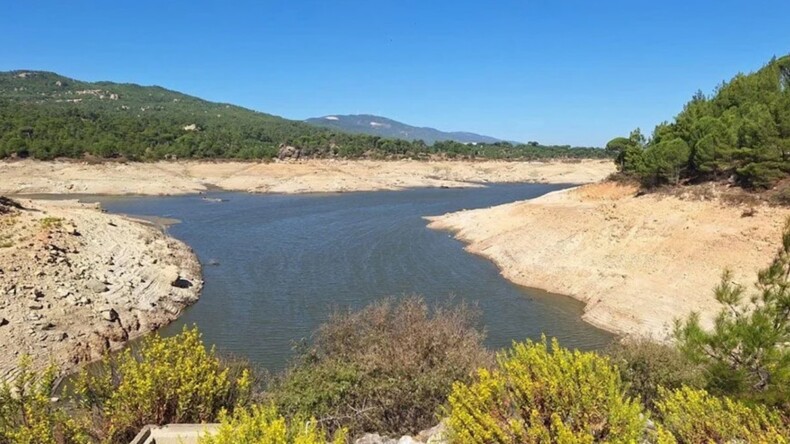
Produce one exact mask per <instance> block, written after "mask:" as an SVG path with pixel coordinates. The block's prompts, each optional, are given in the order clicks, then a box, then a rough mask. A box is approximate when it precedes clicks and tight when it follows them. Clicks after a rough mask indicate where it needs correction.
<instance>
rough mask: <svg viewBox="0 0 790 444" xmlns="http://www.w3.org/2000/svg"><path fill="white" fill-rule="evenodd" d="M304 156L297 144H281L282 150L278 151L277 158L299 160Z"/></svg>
mask: <svg viewBox="0 0 790 444" xmlns="http://www.w3.org/2000/svg"><path fill="white" fill-rule="evenodd" d="M301 156H302V150H301V149H300V148H297V147H295V146H291V145H286V144H284V143H281V144H280V150H279V151H278V152H277V158H278V159H280V160H285V159H293V160H298V159H299V158H300V157H301Z"/></svg>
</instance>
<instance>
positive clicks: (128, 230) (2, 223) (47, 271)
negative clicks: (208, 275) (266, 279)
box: [0, 199, 202, 380]
mask: <svg viewBox="0 0 790 444" xmlns="http://www.w3.org/2000/svg"><path fill="white" fill-rule="evenodd" d="M16 203H18V204H19V205H20V206H21V208H18V207H16V206H15V205H14V204H13V202H5V203H3V202H0V357H1V359H0V380H4V379H7V378H9V377H11V376H13V375H14V374H15V372H17V371H18V364H19V360H20V359H21V357H22V356H23V355H29V356H30V358H31V360H32V368H33V369H34V370H39V369H41V368H43V367H45V366H47V365H48V364H50V363H54V364H58V365H59V366H61V368H62V369H64V370H68V369H70V368H73V367H75V366H76V365H78V364H80V363H83V362H86V361H90V360H94V359H97V358H99V357H101V355H102V354H103V353H104V352H105V351H107V350H108V349H115V348H119V347H121V346H123V345H124V344H125V343H126V342H127V341H129V340H131V339H133V338H135V337H137V336H140V335H143V334H145V333H147V332H150V331H152V330H155V329H157V328H158V327H160V326H162V325H164V324H166V323H168V322H170V321H172V320H174V319H175V318H176V317H178V315H179V314H180V313H181V311H182V309H183V308H184V307H186V306H187V305H189V304H192V303H194V302H195V301H196V300H197V299H198V294H199V291H200V288H201V286H202V280H201V274H200V265H199V263H198V260H197V257H196V256H195V255H194V254H193V253H192V251H191V250H190V248H189V247H187V246H186V245H185V244H183V243H182V242H180V241H177V240H175V239H173V238H170V237H168V236H166V235H165V234H164V233H163V232H162V231H160V230H159V229H157V228H155V227H154V226H152V225H149V224H145V223H143V222H142V221H137V220H133V219H130V218H126V217H123V216H117V215H110V214H105V213H103V212H101V211H100V210H99V209H98V208H97V207H96V206H94V205H85V204H80V203H77V202H76V201H34V200H27V199H17V200H16Z"/></svg>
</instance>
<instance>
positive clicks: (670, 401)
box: [656, 387, 790, 444]
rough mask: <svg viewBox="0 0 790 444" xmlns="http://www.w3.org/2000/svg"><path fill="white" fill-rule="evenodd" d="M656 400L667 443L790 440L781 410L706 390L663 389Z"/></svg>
mask: <svg viewBox="0 0 790 444" xmlns="http://www.w3.org/2000/svg"><path fill="white" fill-rule="evenodd" d="M661 395H662V397H661V399H660V400H659V401H658V403H657V404H656V408H657V411H658V419H659V421H660V424H661V426H660V429H659V442H664V443H702V442H713V443H725V442H744V443H765V444H768V443H775V444H780V443H787V442H788V439H789V438H788V437H790V427H788V424H787V423H785V422H784V421H783V420H782V418H781V416H780V414H779V413H778V412H776V411H772V410H769V409H767V408H765V407H763V406H751V407H750V406H748V405H746V404H744V403H742V402H738V401H733V400H732V399H729V398H726V397H725V398H717V397H715V396H712V395H710V394H708V393H707V392H706V391H705V390H695V389H692V388H688V387H683V388H681V389H678V390H674V391H667V390H664V389H661Z"/></svg>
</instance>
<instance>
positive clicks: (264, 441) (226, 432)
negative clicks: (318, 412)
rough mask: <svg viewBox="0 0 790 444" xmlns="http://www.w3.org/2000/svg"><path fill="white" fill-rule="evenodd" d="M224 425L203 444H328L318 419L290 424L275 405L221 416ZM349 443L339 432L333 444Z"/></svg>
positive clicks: (204, 439)
mask: <svg viewBox="0 0 790 444" xmlns="http://www.w3.org/2000/svg"><path fill="white" fill-rule="evenodd" d="M220 422H221V425H220V427H219V430H218V431H217V433H216V434H214V435H207V436H204V437H201V438H200V439H199V440H198V442H199V443H200V444H236V443H256V444H292V443H293V444H324V443H326V439H325V436H326V435H325V433H324V432H323V430H321V429H320V428H319V427H318V425H317V423H316V421H315V420H310V421H302V420H294V421H291V423H290V424H289V423H288V422H286V420H285V418H283V417H282V416H281V415H280V414H279V413H278V412H277V409H276V408H275V407H274V406H271V405H270V406H253V407H252V408H250V409H249V410H248V409H245V408H239V409H236V411H235V412H234V413H233V415H228V414H227V413H225V412H222V413H221V414H220ZM345 442H346V433H345V431H344V430H339V431H338V432H337V433H335V436H334V438H333V440H332V443H333V444H342V443H345Z"/></svg>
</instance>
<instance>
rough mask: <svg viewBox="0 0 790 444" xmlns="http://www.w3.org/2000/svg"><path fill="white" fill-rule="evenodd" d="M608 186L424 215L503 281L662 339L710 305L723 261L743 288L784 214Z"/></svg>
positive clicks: (622, 329)
mask: <svg viewBox="0 0 790 444" xmlns="http://www.w3.org/2000/svg"><path fill="white" fill-rule="evenodd" d="M635 191H636V190H635V189H633V188H630V187H622V186H618V185H614V184H610V183H602V184H594V185H586V186H583V187H580V188H576V189H571V190H563V191H559V192H555V193H551V194H549V195H546V196H543V197H540V198H537V199H534V200H531V201H523V202H516V203H512V204H506V205H501V206H497V207H493V208H487V209H480V210H472V211H462V212H458V213H452V214H447V215H444V216H440V217H433V218H430V219H431V220H432V222H431V224H430V227H432V228H436V229H446V230H452V231H455V232H456V233H457V236H458V237H459V238H460V239H462V240H464V241H466V242H468V243H469V245H468V246H467V249H468V250H469V251H471V252H473V253H477V254H480V255H482V256H485V257H487V258H489V259H491V260H492V261H494V262H495V263H496V264H497V265H498V266H499V267H500V269H501V270H502V274H503V275H504V276H505V277H506V278H507V279H509V280H511V281H513V282H516V283H518V284H521V285H525V286H530V287H538V288H542V289H546V290H548V291H551V292H556V293H562V294H568V295H571V296H573V297H576V298H578V299H580V300H582V301H584V302H586V303H587V306H586V312H585V314H584V319H585V320H587V321H589V322H591V323H592V324H594V325H597V326H599V327H602V328H604V329H607V330H610V331H613V332H617V333H624V334H636V335H649V336H652V337H655V338H657V339H664V338H666V336H667V334H668V333H669V331H670V330H671V326H672V322H673V320H674V319H676V318H678V317H681V316H685V315H687V314H688V313H690V312H691V311H698V312H701V313H702V314H703V317H707V318H708V319H710V315H711V314H713V313H715V312H716V311H718V308H719V307H718V306H717V304H716V302H715V300H714V298H713V288H714V287H715V285H716V284H717V283H718V281H719V278H720V275H721V272H722V270H723V269H725V268H731V269H732V270H733V271H734V272H735V277H736V279H737V280H738V281H739V282H740V283H742V284H745V285H749V286H750V285H751V284H752V283H753V282H754V280H755V272H756V271H757V270H758V269H760V268H763V267H765V266H766V265H768V263H769V262H770V260H771V259H772V257H773V255H774V253H775V250H776V248H777V245H778V243H779V242H780V241H781V234H780V233H781V228H782V226H783V224H784V221H785V219H786V217H787V216H788V215H790V212H789V211H787V210H782V209H776V208H769V207H761V208H760V209H759V211H758V212H757V214H756V215H755V216H754V217H742V213H743V208H738V207H735V206H730V205H725V204H722V203H720V202H718V201H715V200H714V201H691V200H685V199H683V200H681V199H678V198H676V197H667V196H659V195H652V194H651V195H645V196H640V197H635Z"/></svg>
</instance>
